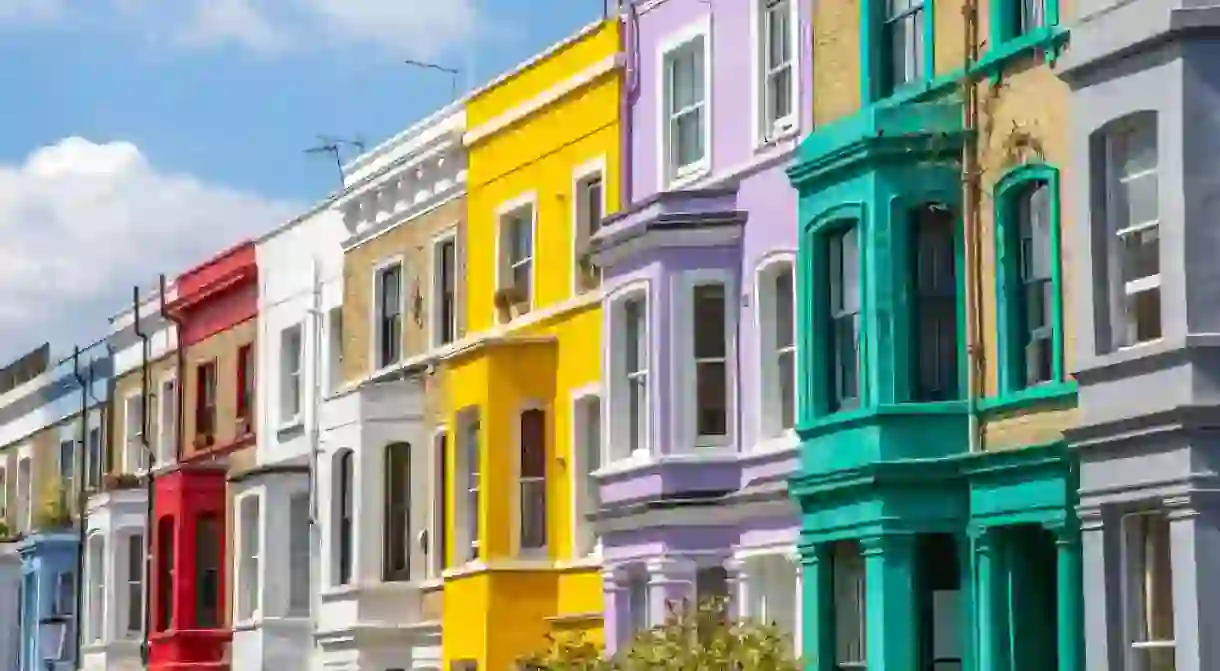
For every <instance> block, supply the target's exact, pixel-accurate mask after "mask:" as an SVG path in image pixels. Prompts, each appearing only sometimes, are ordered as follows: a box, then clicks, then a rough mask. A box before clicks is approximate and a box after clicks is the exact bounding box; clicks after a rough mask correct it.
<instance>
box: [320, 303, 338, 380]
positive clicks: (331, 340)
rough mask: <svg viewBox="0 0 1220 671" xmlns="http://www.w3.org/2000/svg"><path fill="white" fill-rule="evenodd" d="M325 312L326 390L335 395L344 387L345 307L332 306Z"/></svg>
mask: <svg viewBox="0 0 1220 671" xmlns="http://www.w3.org/2000/svg"><path fill="white" fill-rule="evenodd" d="M323 312H324V314H325V315H326V325H325V327H324V329H325V331H326V388H327V390H328V391H329V392H330V393H334V392H336V391H338V390H339V387H341V386H342V385H343V306H342V305H335V306H331V307H329V308H327V309H325V310H324V311H323ZM336 318H337V319H338V323H337V324H336V321H335V320H336Z"/></svg>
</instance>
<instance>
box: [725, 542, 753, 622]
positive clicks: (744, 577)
mask: <svg viewBox="0 0 1220 671" xmlns="http://www.w3.org/2000/svg"><path fill="white" fill-rule="evenodd" d="M724 569H725V571H726V572H727V573H728V582H729V604H728V608H727V612H728V613H729V614H731V615H733V616H734V617H736V618H737V619H739V620H744V619H745V618H747V617H750V616H751V615H755V614H756V613H751V612H749V611H750V608H749V603H750V572H749V562H748V561H746V560H745V559H742V558H740V557H733V558H732V559H729V560H728V561H726V562H725V563H724Z"/></svg>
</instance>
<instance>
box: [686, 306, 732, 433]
mask: <svg viewBox="0 0 1220 671" xmlns="http://www.w3.org/2000/svg"><path fill="white" fill-rule="evenodd" d="M690 300H691V304H692V308H691V322H690V324H689V325H688V326H687V328H688V329H689V333H690V337H691V343H692V354H693V356H694V361H693V364H694V366H693V373H694V375H693V376H692V381H693V383H694V394H693V396H694V401H695V410H694V423H695V442H696V445H719V444H722V443H723V442H724V441H725V440H726V439H727V438H728V433H729V375H730V370H729V328H730V322H729V305H728V289H727V288H726V286H725V284H724V283H723V282H700V283H697V284H695V285H694V286H693V287H692V289H691V295H690Z"/></svg>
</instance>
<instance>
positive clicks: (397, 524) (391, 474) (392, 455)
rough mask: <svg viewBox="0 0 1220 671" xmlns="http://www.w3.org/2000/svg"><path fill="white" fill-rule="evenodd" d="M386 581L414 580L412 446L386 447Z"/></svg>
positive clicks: (403, 444) (395, 445)
mask: <svg viewBox="0 0 1220 671" xmlns="http://www.w3.org/2000/svg"><path fill="white" fill-rule="evenodd" d="M384 514H385V528H384V538H383V549H384V552H385V557H384V569H383V570H384V578H385V579H386V580H410V579H411V542H410V535H411V445H410V444H409V443H393V444H390V445H387V446H386V448H385V513H384Z"/></svg>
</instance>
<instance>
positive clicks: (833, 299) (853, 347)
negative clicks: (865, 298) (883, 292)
mask: <svg viewBox="0 0 1220 671" xmlns="http://www.w3.org/2000/svg"><path fill="white" fill-rule="evenodd" d="M826 243H827V244H826V260H827V264H826V265H827V268H826V271H827V277H826V283H825V284H824V285H823V286H825V287H826V291H827V293H828V296H827V298H828V300H827V305H828V314H827V317H828V319H827V324H826V332H827V333H828V334H829V343H828V344H829V347H828V348H827V351H826V356H827V359H828V364H829V370H830V375H829V377H828V381H829V384H830V390H829V391H830V394H829V407H828V410H829V411H830V412H835V411H838V410H846V409H850V408H854V407H856V406H858V405H859V404H860V307H861V303H860V293H861V292H860V287H861V276H860V248H859V242H858V237H857V227H856V226H855V225H854V224H853V225H850V226H847V227H843V228H838V229H835V230H833V231H831V232H830V233H829V234H828V235H827V239H826Z"/></svg>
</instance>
